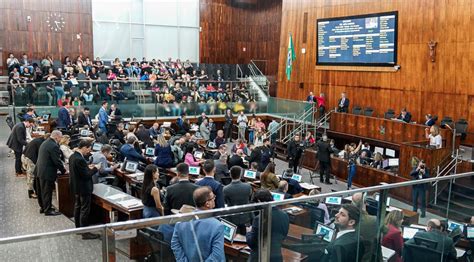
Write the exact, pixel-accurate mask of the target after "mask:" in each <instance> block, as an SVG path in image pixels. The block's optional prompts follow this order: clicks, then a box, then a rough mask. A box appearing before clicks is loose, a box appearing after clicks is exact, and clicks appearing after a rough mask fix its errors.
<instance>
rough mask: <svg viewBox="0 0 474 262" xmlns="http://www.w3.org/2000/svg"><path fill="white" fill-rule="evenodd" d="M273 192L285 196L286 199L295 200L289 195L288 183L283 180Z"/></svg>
mask: <svg viewBox="0 0 474 262" xmlns="http://www.w3.org/2000/svg"><path fill="white" fill-rule="evenodd" d="M273 192H275V193H279V194H284V195H285V199H288V198H293V196H292V195H290V194H288V182H286V181H285V180H281V181H280V182H278V188H277V189H275V190H274V191H273Z"/></svg>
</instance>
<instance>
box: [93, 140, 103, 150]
mask: <svg viewBox="0 0 474 262" xmlns="http://www.w3.org/2000/svg"><path fill="white" fill-rule="evenodd" d="M102 146H103V145H102V144H101V143H97V142H95V143H94V144H92V151H95V152H97V151H100V150H101V149H102Z"/></svg>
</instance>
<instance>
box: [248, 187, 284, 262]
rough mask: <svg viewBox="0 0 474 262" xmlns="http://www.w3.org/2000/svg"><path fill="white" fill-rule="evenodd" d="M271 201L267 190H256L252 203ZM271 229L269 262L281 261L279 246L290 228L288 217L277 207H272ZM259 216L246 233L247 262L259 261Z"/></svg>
mask: <svg viewBox="0 0 474 262" xmlns="http://www.w3.org/2000/svg"><path fill="white" fill-rule="evenodd" d="M271 201H273V197H272V194H271V193H270V191H268V189H258V190H257V191H256V192H255V194H254V195H253V199H252V202H254V203H261V202H271ZM271 217H272V222H271V223H272V224H271V225H272V229H271V232H272V234H271V240H269V242H270V261H272V262H273V261H283V256H282V254H281V244H282V242H283V240H284V239H285V238H286V236H287V235H288V229H289V227H290V219H289V218H288V215H287V214H286V213H285V212H283V211H281V210H280V209H279V208H278V207H272V216H271ZM259 221H260V215H258V216H256V217H255V218H254V219H253V222H252V228H251V229H250V231H249V232H248V233H247V235H246V238H247V244H248V245H249V247H250V248H251V249H252V251H251V252H250V260H249V261H259V251H258V237H259V231H260V230H259V225H260V223H259Z"/></svg>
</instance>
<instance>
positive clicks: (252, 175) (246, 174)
mask: <svg viewBox="0 0 474 262" xmlns="http://www.w3.org/2000/svg"><path fill="white" fill-rule="evenodd" d="M244 177H245V178H249V179H257V172H255V171H251V170H245V171H244Z"/></svg>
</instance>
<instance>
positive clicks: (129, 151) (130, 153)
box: [120, 144, 146, 163]
mask: <svg viewBox="0 0 474 262" xmlns="http://www.w3.org/2000/svg"><path fill="white" fill-rule="evenodd" d="M120 153H121V154H122V156H123V157H124V158H125V157H126V158H127V160H130V161H134V162H140V161H141V162H143V163H146V158H145V157H144V156H142V155H140V154H139V153H138V152H137V150H135V147H133V145H130V144H125V145H123V146H122V147H121V148H120Z"/></svg>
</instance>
